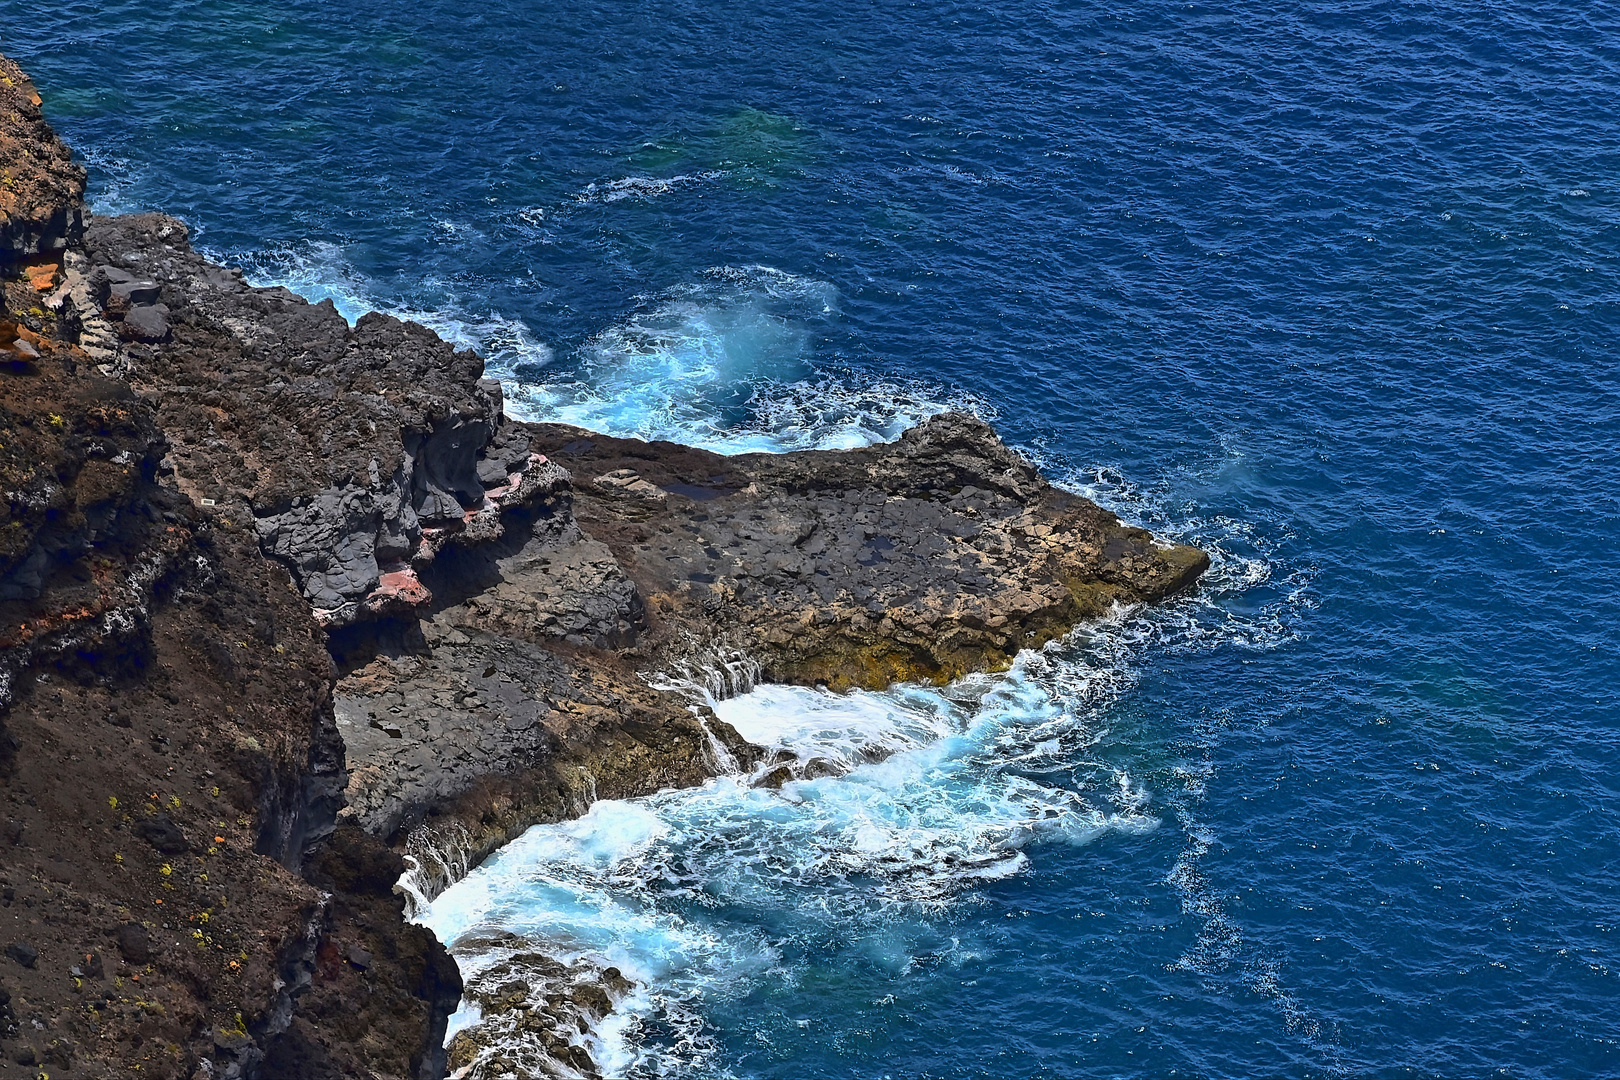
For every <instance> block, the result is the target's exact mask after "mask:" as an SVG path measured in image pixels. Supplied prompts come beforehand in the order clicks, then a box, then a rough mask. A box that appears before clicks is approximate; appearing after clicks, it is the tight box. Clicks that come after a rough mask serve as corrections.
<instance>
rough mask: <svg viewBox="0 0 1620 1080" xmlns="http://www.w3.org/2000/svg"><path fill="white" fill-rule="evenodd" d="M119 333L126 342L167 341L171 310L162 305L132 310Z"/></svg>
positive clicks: (143, 306)
mask: <svg viewBox="0 0 1620 1080" xmlns="http://www.w3.org/2000/svg"><path fill="white" fill-rule="evenodd" d="M119 332H120V334H121V335H122V336H123V338H124V339H125V340H126V341H148V342H159V341H166V340H168V337H169V309H168V308H166V307H164V306H163V305H162V304H147V305H142V306H141V307H134V308H130V309H129V314H128V315H125V316H124V321H123V323H122V328H121V329H120V331H119Z"/></svg>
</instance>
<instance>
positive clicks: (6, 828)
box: [0, 818, 24, 847]
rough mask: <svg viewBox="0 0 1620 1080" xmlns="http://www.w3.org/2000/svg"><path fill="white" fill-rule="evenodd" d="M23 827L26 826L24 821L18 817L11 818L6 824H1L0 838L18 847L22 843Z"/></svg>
mask: <svg viewBox="0 0 1620 1080" xmlns="http://www.w3.org/2000/svg"><path fill="white" fill-rule="evenodd" d="M23 829H24V826H23V823H22V822H20V821H18V820H17V819H16V818H11V819H10V820H8V821H7V822H6V823H5V824H4V825H0V840H3V841H5V842H6V843H7V844H10V845H11V846H13V847H16V846H17V845H18V844H20V843H22V838H23Z"/></svg>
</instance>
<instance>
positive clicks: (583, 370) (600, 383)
mask: <svg viewBox="0 0 1620 1080" xmlns="http://www.w3.org/2000/svg"><path fill="white" fill-rule="evenodd" d="M216 257H218V256H216ZM243 268H244V270H245V271H246V273H247V276H248V279H249V280H250V281H252V282H253V283H254V284H255V285H261V286H272V285H281V286H284V287H286V288H289V289H291V290H293V291H294V292H297V293H299V294H301V295H303V296H306V297H308V298H309V299H310V300H311V301H314V302H319V301H321V300H327V299H330V300H331V301H332V302H333V304H334V305H335V306H336V308H337V310H338V312H339V313H340V314H342V315H343V317H344V318H346V319H348V320H349V321H350V322H354V321H355V320H357V319H358V318H359V317H360V316H361V315H363V314H365V313H366V312H368V311H374V310H375V311H383V312H386V313H387V314H391V315H394V316H397V317H399V318H403V319H411V320H413V321H415V322H418V323H421V324H422V325H423V326H426V327H428V328H429V329H431V330H433V331H434V332H435V333H437V334H439V335H440V336H441V337H443V338H444V339H445V340H447V341H449V342H451V343H452V344H454V345H456V346H458V347H462V348H470V349H474V350H476V351H477V352H479V353H480V354H481V355H482V356H484V358H485V360H486V363H487V367H488V372H489V374H490V375H492V376H494V377H496V378H499V379H500V380H501V381H502V384H503V386H504V388H505V391H506V395H507V408H508V411H509V413H510V414H511V415H513V416H514V417H517V418H518V419H522V420H530V421H535V422H554V423H566V424H573V425H575V426H577V427H582V428H586V429H587V430H590V431H600V432H602V433H604V434H608V435H616V436H620V437H629V438H640V439H647V440H655V439H666V440H670V441H673V442H681V443H685V444H688V445H692V446H701V447H704V448H706V449H709V450H714V451H716V452H718V453H723V454H738V453H750V452H755V451H763V452H783V451H788V450H805V449H847V448H851V447H858V446H868V445H871V444H872V443H876V442H883V441H887V440H890V439H893V438H895V437H897V436H898V435H899V434H900V433H901V432H902V431H904V430H905V429H906V428H908V427H911V426H912V425H914V424H917V423H920V422H921V421H923V420H926V419H927V418H928V417H930V416H934V415H937V414H939V413H941V412H945V411H947V410H952V409H955V410H961V411H966V412H973V413H976V414H978V415H981V416H985V417H989V416H992V415H993V410H991V409H990V407H989V406H988V405H987V404H986V403H984V402H983V401H981V400H979V399H977V398H975V397H973V396H971V395H968V394H965V393H961V392H956V391H949V390H946V389H944V388H941V387H937V386H931V385H929V384H926V383H923V382H920V381H917V380H903V379H869V378H860V377H855V376H853V375H847V376H839V375H834V374H831V373H829V372H827V371H826V370H824V369H822V368H821V367H820V366H819V365H818V364H817V363H816V358H815V356H814V326H815V324H817V323H818V322H820V321H823V320H826V319H829V318H832V317H835V316H836V313H837V307H838V303H839V298H838V293H837V290H836V289H834V288H833V287H832V286H831V285H829V284H827V283H826V282H822V281H818V280H816V279H813V278H807V277H803V276H800V275H795V274H790V273H786V272H784V271H781V270H777V269H774V268H772V267H766V266H747V267H732V266H722V267H714V268H711V269H710V270H709V271H707V272H706V273H705V274H704V275H703V277H702V279H701V280H699V281H696V282H693V283H691V284H689V285H686V286H682V287H679V288H675V289H671V290H668V291H667V292H665V293H663V294H661V295H659V296H657V297H652V298H648V299H647V300H646V301H645V302H644V303H643V304H642V306H641V307H640V308H639V309H638V310H636V311H635V312H633V313H632V314H631V315H630V316H629V317H627V318H626V319H624V320H623V321H621V322H618V323H615V324H613V325H611V326H609V327H607V328H606V329H604V330H602V331H601V332H599V333H598V334H597V335H596V336H595V337H594V338H593V339H591V340H590V341H588V342H587V343H586V344H585V345H584V346H583V347H582V348H581V349H580V350H579V352H578V355H577V356H576V357H574V358H573V362H571V363H570V364H568V365H560V364H557V363H556V357H555V355H554V353H553V350H552V349H551V347H550V346H549V345H547V344H546V343H545V342H544V341H543V340H542V339H541V338H540V336H539V335H537V334H536V333H535V332H534V331H533V329H532V328H531V327H529V326H528V325H527V324H526V323H524V322H523V321H522V320H520V319H516V318H512V317H509V316H506V315H502V314H500V313H487V314H483V315H475V314H472V313H471V307H470V305H467V304H464V303H459V302H456V300H455V297H454V295H453V292H452V290H450V289H449V288H448V287H446V288H445V290H444V291H445V293H446V296H447V299H448V300H449V301H450V302H448V303H446V304H445V305H443V306H442V307H436V308H422V307H414V306H409V305H402V304H397V303H387V302H384V301H382V300H380V299H379V298H378V295H377V290H376V289H375V288H374V287H373V285H372V283H371V282H370V281H369V280H368V279H367V278H366V277H365V275H364V274H362V273H360V272H359V271H358V270H356V269H355V268H354V266H353V264H352V263H351V262H350V261H349V260H348V258H347V257H346V254H345V252H344V249H343V247H342V246H341V245H338V244H332V243H325V242H319V243H316V242H311V243H303V244H299V245H295V246H292V247H286V248H277V249H267V250H265V251H262V252H257V253H254V254H253V255H251V256H249V257H247V258H245V259H244V260H243ZM553 372H555V375H553V374H552V373H553Z"/></svg>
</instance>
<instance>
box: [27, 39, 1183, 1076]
mask: <svg viewBox="0 0 1620 1080" xmlns="http://www.w3.org/2000/svg"><path fill="white" fill-rule="evenodd" d="M84 180H85V177H84V172H83V170H82V169H80V168H79V167H78V166H77V165H75V164H74V163H73V161H72V157H71V154H69V152H68V151H67V149H66V148H65V147H64V146H63V145H62V144H61V143H60V141H59V140H57V139H56V137H55V135H54V134H53V133H52V132H51V131H50V129H49V127H48V126H47V125H46V123H45V121H44V119H43V117H42V115H41V113H40V101H39V98H38V95H37V94H36V93H35V92H34V90H33V88H32V86H31V85H30V84H29V83H28V81H27V79H26V78H25V76H24V75H23V73H22V72H21V71H20V70H18V69H17V68H16V66H15V65H13V64H12V63H10V61H6V60H3V59H0V181H3V183H0V279H3V281H0V287H3V293H4V310H3V312H0V405H3V407H4V409H5V416H4V421H3V423H0V476H3V479H4V486H5V492H6V508H5V511H4V512H5V515H6V516H5V518H4V520H3V522H0V947H5V948H7V949H8V950H9V951H8V954H7V957H6V958H5V959H3V960H0V1072H3V1071H5V1070H9V1069H11V1068H12V1067H13V1065H15V1066H16V1067H18V1068H23V1069H30V1070H31V1069H35V1068H36V1067H37V1068H38V1069H40V1070H43V1071H48V1072H49V1073H50V1075H51V1076H53V1077H61V1076H80V1075H83V1076H105V1075H130V1076H134V1075H139V1076H157V1077H248V1076H266V1077H270V1076H287V1077H350V1076H358V1077H366V1076H375V1077H432V1076H440V1075H443V1074H444V1073H445V1071H446V1068H447V1067H448V1066H449V1065H454V1066H455V1067H456V1068H457V1069H458V1072H459V1073H464V1074H467V1075H486V1074H487V1075H498V1074H499V1073H500V1072H501V1071H502V1070H503V1069H506V1068H509V1067H510V1068H515V1067H521V1068H522V1069H525V1070H530V1071H536V1070H537V1071H539V1072H542V1073H555V1074H557V1075H566V1074H570V1073H573V1074H588V1073H590V1072H592V1071H593V1070H594V1065H593V1064H592V1062H591V1060H590V1057H589V1054H588V1052H587V1050H586V1048H585V1045H584V1043H583V1042H582V1041H581V1039H580V1037H579V1035H580V1031H581V1030H582V1029H583V1028H584V1027H585V1026H587V1025H586V1024H585V1020H584V1018H585V1017H587V1016H595V1017H599V1016H600V1015H601V1013H602V1011H604V1010H605V1009H607V1008H610V1007H611V1002H612V1001H613V1000H614V999H615V998H616V997H617V996H619V995H621V994H622V993H624V992H625V990H626V987H624V986H622V985H620V984H621V983H622V981H623V980H622V977H620V976H619V975H618V973H617V972H614V971H612V969H607V971H606V972H596V971H590V972H583V971H572V970H570V969H568V968H567V967H566V966H564V965H558V964H556V963H555V962H554V961H549V960H546V959H545V957H544V956H543V955H539V953H538V952H536V950H535V947H534V943H521V942H519V943H512V944H511V950H512V953H513V956H514V957H518V956H525V955H528V953H535V955H533V956H530V957H529V959H530V961H532V962H529V963H528V964H527V967H526V968H525V970H526V971H528V972H529V973H530V975H529V978H530V984H524V983H523V980H522V979H515V977H509V976H512V975H513V973H512V972H511V971H507V970H505V969H501V970H500V971H497V972H495V973H494V974H491V973H489V972H485V973H483V974H481V975H480V977H479V979H477V980H475V983H474V985H471V986H469V987H468V988H467V992H468V994H469V996H470V997H472V998H473V999H475V1000H477V1001H478V1002H479V1003H480V1004H481V1005H482V1007H483V1008H484V1010H485V1014H486V1016H488V1017H490V1018H491V1019H490V1020H489V1022H488V1031H487V1032H486V1037H480V1036H478V1035H477V1033H476V1032H474V1033H469V1034H468V1035H465V1036H462V1037H459V1038H458V1040H457V1042H456V1043H455V1044H454V1047H453V1048H452V1054H453V1056H454V1059H455V1060H454V1061H452V1062H447V1059H446V1054H445V1051H444V1049H443V1041H444V1033H445V1031H446V1020H447V1017H448V1016H449V1014H450V1012H451V1011H453V1010H454V1009H455V1007H456V1005H457V1003H458V1002H459V1001H460V999H461V996H462V992H463V986H462V979H461V976H460V974H459V973H458V971H457V968H456V965H455V962H454V961H453V959H452V958H451V957H450V956H449V954H448V953H447V952H446V950H445V948H444V946H443V945H442V944H441V943H439V942H438V941H436V940H434V939H433V937H432V935H431V934H429V933H428V932H427V931H425V930H423V929H422V928H420V927H417V926H415V925H413V924H411V923H409V922H408V920H407V909H408V905H409V904H411V903H415V902H418V901H419V900H421V899H426V898H429V897H431V896H432V895H433V894H434V893H436V892H437V891H438V890H439V889H441V888H443V886H444V885H446V884H447V883H449V882H450V881H451V880H454V878H455V877H457V876H459V875H460V874H463V873H465V872H466V870H467V868H468V867H470V866H472V865H476V863H477V862H478V861H479V860H480V859H482V858H483V857H485V856H486V855H487V854H488V853H489V852H491V851H494V850H496V849H497V848H499V847H500V846H501V845H502V844H504V843H506V842H508V841H510V840H511V839H512V838H514V837H516V836H517V835H519V834H520V833H521V832H523V831H524V830H525V829H527V828H528V827H529V826H531V825H533V824H536V823H538V822H545V821H556V820H561V819H563V818H566V817H569V816H574V815H578V814H580V813H582V812H583V811H584V810H585V809H586V808H588V807H589V805H590V803H591V802H592V801H593V800H595V799H599V798H622V797H632V796H636V795H643V794H650V793H653V792H656V791H658V790H661V789H664V788H670V787H678V786H687V785H693V784H698V783H702V782H703V781H704V780H706V779H707V778H709V777H711V776H713V775H715V774H716V773H718V772H722V771H727V770H742V771H746V772H748V773H750V775H752V776H753V777H754V782H756V783H758V784H760V785H761V786H773V787H780V786H781V785H782V784H783V783H787V782H790V781H791V780H793V779H794V778H796V777H798V776H801V775H805V774H806V773H805V770H806V769H810V768H813V767H814V765H813V763H806V762H799V761H791V760H783V761H775V760H766V759H764V758H763V751H761V750H760V749H759V748H757V747H753V746H751V745H750V744H748V743H747V742H746V741H745V740H743V739H742V738H741V737H740V736H739V735H738V734H737V733H736V732H735V731H733V730H732V729H731V728H729V727H728V726H727V725H726V724H724V723H723V722H721V721H720V720H719V719H718V718H716V717H715V716H714V715H713V714H712V713H710V712H709V711H708V710H706V709H705V708H704V707H703V706H702V704H701V702H699V701H695V700H694V698H693V696H692V695H691V694H686V693H682V692H680V690H679V689H676V688H672V684H673V683H674V682H675V681H676V680H677V678H678V677H679V676H680V675H681V674H682V673H685V674H686V675H687V676H688V677H690V678H693V679H701V678H702V677H703V676H704V674H705V673H709V676H710V677H717V678H719V679H720V682H719V683H717V685H716V686H715V689H716V690H717V691H720V692H722V693H723V692H729V691H735V690H739V689H745V688H746V685H739V684H746V682H747V681H749V680H752V679H755V678H759V679H764V680H769V681H777V682H792V683H799V684H804V685H823V686H826V687H828V688H829V689H832V690H843V689H848V688H850V687H869V688H876V687H882V686H886V685H888V684H890V683H892V682H894V681H897V680H918V681H926V682H934V683H943V682H946V681H949V680H951V679H953V678H956V677H959V676H961V675H964V674H966V673H969V672H974V671H984V670H998V669H1001V668H1004V667H1006V666H1007V665H1008V664H1009V663H1010V662H1011V660H1012V658H1013V656H1014V655H1016V653H1017V652H1018V651H1019V650H1020V649H1022V648H1029V647H1036V646H1039V645H1041V644H1043V643H1045V642H1047V641H1050V640H1052V639H1054V638H1056V637H1058V636H1061V635H1062V634H1064V633H1065V632H1067V631H1068V630H1069V629H1070V628H1072V627H1073V626H1074V625H1075V624H1076V623H1078V622H1079V621H1081V620H1083V619H1086V618H1088V617H1093V616H1096V615H1100V614H1102V613H1104V612H1106V611H1107V610H1109V609H1110V608H1111V607H1112V606H1113V605H1115V604H1134V603H1144V602H1152V601H1156V600H1160V599H1163V598H1165V597H1168V596H1171V595H1173V594H1175V593H1177V592H1180V591H1182V590H1185V589H1187V588H1189V587H1191V586H1192V585H1193V584H1194V583H1195V582H1196V581H1197V579H1198V577H1199V575H1200V574H1201V573H1202V572H1203V570H1204V569H1205V567H1207V565H1208V560H1207V558H1206V557H1205V556H1204V555H1203V553H1202V552H1199V551H1197V550H1196V549H1192V548H1187V547H1178V546H1174V545H1168V544H1163V543H1161V542H1159V541H1157V540H1156V539H1155V538H1154V537H1152V536H1151V535H1150V534H1148V533H1147V532H1145V531H1143V530H1140V529H1135V528H1132V527H1129V526H1127V525H1124V524H1122V523H1120V522H1119V521H1117V520H1116V519H1115V518H1114V517H1113V516H1112V515H1111V514H1109V513H1107V512H1106V511H1103V510H1101V509H1099V508H1098V507H1096V506H1094V505H1093V504H1091V503H1089V502H1087V501H1086V500H1084V499H1080V498H1078V497H1076V496H1073V495H1070V494H1068V493H1066V492H1063V491H1060V490H1058V489H1055V488H1053V487H1051V486H1050V485H1049V484H1047V483H1046V482H1045V481H1044V480H1043V479H1042V478H1041V477H1040V476H1039V474H1038V473H1037V472H1036V470H1035V469H1034V468H1033V467H1032V466H1031V465H1030V464H1029V463H1028V462H1026V461H1024V460H1023V459H1022V458H1020V457H1019V456H1018V455H1017V454H1016V453H1014V452H1013V451H1011V450H1009V449H1008V448H1007V447H1005V446H1004V445H1003V444H1002V443H1001V442H1000V441H999V439H998V438H997V437H996V435H995V433H994V432H993V431H992V430H990V428H989V427H987V426H986V425H984V424H983V423H981V422H979V421H978V420H976V419H973V418H971V417H967V416H961V415H946V416H941V417H936V418H934V419H933V420H930V421H928V422H927V423H924V424H922V425H920V426H919V427H917V428H914V429H912V430H911V431H908V432H906V433H905V434H904V435H903V436H902V437H901V438H900V439H899V440H898V441H897V442H895V443H893V444H887V445H882V446H874V447H869V448H866V449H862V450H853V451H836V452H834V451H826V452H820V451H818V452H802V453H795V454H785V455H779V456H772V455H745V456H740V457H720V456H717V455H714V454H711V453H707V452H705V451H700V450H695V449H692V448H689V447H682V446H676V445H673V444H668V443H651V444H648V443H640V442H635V441H631V440H623V439H614V438H608V437H605V436H601V435H597V434H592V433H590V432H585V431H581V430H578V429H573V428H567V427H564V426H560V425H549V424H524V423H519V422H516V421H514V420H512V419H510V418H509V417H507V416H506V415H505V413H504V409H503V399H502V393H501V387H500V385H499V383H498V382H496V381H494V380H490V379H486V378H484V377H483V363H482V361H481V360H480V359H479V358H478V357H477V356H476V355H474V354H473V353H471V352H466V351H457V350H456V349H455V348H453V347H452V346H451V345H449V344H447V343H446V342H444V341H442V340H441V339H439V338H438V337H437V336H436V335H434V334H433V333H432V332H431V331H429V330H427V329H425V328H424V327H421V326H418V325H416V324H414V323H410V322H403V321H401V320H398V319H394V318H391V317H389V316H386V315H378V314H372V315H367V316H365V317H364V318H362V319H361V320H359V322H358V323H356V324H355V325H354V326H352V327H351V326H350V325H349V324H348V323H347V322H346V321H345V320H344V319H343V318H342V317H341V316H340V315H339V314H338V313H337V312H336V310H335V309H334V308H333V307H332V305H331V304H330V303H329V302H328V303H322V304H310V303H308V302H307V301H305V300H304V299H303V298H301V297H298V296H296V295H294V294H292V293H290V292H287V291H286V290H284V289H264V288H254V287H251V286H250V285H249V284H248V283H247V282H246V281H245V280H244V279H243V278H242V275H241V274H240V273H239V272H237V271H233V270H231V269H229V268H224V267H219V266H215V265H213V264H211V263H209V262H208V261H207V260H206V259H204V258H203V257H202V256H200V255H199V254H197V253H196V252H195V251H194V250H193V249H192V248H191V246H190V244H189V241H188V236H187V230H186V228H185V226H184V224H183V223H181V222H179V221H177V220H175V219H172V218H169V217H166V216H163V215H160V214H142V215H132V216H128V217H119V218H96V217H93V216H91V215H89V214H88V213H86V211H85V209H84V206H83V191H84ZM728 664H729V666H728ZM728 672H729V674H726V673H728ZM407 870H409V874H408V876H407V875H406V871H407ZM402 877H403V878H404V887H403V888H400V887H397V883H399V882H401V879H402ZM525 950H527V952H525ZM548 965H549V966H548ZM553 969H555V970H553ZM535 972H541V975H535V974H534V973H535ZM542 976H543V977H542ZM536 987H540V989H536ZM502 1025H505V1027H502ZM506 1028H513V1029H514V1030H515V1029H517V1028H521V1029H522V1030H523V1031H525V1032H528V1033H529V1034H530V1035H532V1036H533V1042H534V1045H535V1046H537V1047H539V1048H540V1050H539V1051H537V1052H538V1053H541V1054H542V1056H543V1057H544V1058H545V1063H542V1064H535V1063H533V1062H529V1063H526V1064H524V1063H514V1062H510V1061H507V1062H505V1063H504V1064H503V1060H504V1059H502V1058H501V1054H502V1052H503V1051H502V1050H501V1049H500V1045H499V1043H500V1040H499V1039H498V1038H497V1037H496V1034H497V1033H498V1032H499V1031H501V1030H505V1029H506Z"/></svg>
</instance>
